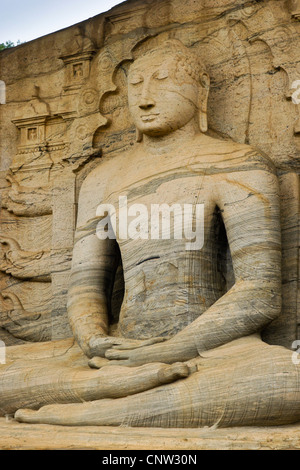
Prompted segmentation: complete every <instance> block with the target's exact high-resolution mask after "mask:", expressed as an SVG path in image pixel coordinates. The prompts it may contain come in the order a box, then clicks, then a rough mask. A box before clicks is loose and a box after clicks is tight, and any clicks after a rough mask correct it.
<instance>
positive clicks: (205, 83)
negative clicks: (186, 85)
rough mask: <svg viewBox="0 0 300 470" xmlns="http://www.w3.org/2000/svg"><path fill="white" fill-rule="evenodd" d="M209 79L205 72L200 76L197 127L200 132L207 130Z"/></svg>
mask: <svg viewBox="0 0 300 470" xmlns="http://www.w3.org/2000/svg"><path fill="white" fill-rule="evenodd" d="M209 86H210V79H209V76H208V74H207V73H204V74H203V75H202V77H201V89H200V93H199V128H200V131H201V132H202V133H205V132H207V129H208V124H207V102H208V94H209Z"/></svg>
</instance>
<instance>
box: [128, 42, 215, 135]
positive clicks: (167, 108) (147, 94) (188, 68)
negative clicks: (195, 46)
mask: <svg viewBox="0 0 300 470" xmlns="http://www.w3.org/2000/svg"><path fill="white" fill-rule="evenodd" d="M208 91H209V77H208V75H207V73H206V71H205V67H204V66H203V64H202V63H201V62H200V60H199V59H198V57H197V55H196V54H195V53H194V52H192V51H191V50H190V49H188V48H187V47H185V46H184V45H183V44H182V43H181V42H180V41H178V40H169V41H166V42H165V43H164V44H163V45H162V46H159V47H158V48H156V49H153V50H151V51H150V52H147V53H146V54H144V55H143V56H141V57H139V58H138V59H136V60H135V61H134V63H133V64H132V65H131V67H130V71H129V77H128V100H129V109H130V113H131V115H132V117H133V120H134V123H135V125H136V128H137V133H138V136H139V137H138V140H141V139H142V135H143V134H146V135H149V136H154V137H155V136H163V135H166V134H169V133H171V132H173V131H176V130H178V129H180V128H183V127H184V126H185V125H186V124H187V123H189V122H190V121H191V120H195V121H197V122H198V124H199V128H200V131H201V132H206V131H207V115H206V110H207V99H208Z"/></svg>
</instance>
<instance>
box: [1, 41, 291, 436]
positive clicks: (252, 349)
mask: <svg viewBox="0 0 300 470" xmlns="http://www.w3.org/2000/svg"><path fill="white" fill-rule="evenodd" d="M208 92H209V77H208V75H207V73H206V71H205V68H204V66H203V65H202V64H201V63H199V61H198V58H197V56H195V55H194V53H193V52H191V51H190V50H189V49H187V48H186V47H185V46H183V44H181V43H180V42H179V41H176V40H171V41H167V42H166V43H165V44H164V45H163V46H160V47H157V48H156V49H154V50H152V51H150V52H147V53H145V54H144V55H142V56H141V57H139V58H138V59H137V60H135V61H134V63H133V64H132V65H131V67H130V71H129V77H128V97H129V108H130V112H131V114H132V116H133V119H134V123H135V125H136V129H137V142H136V144H135V145H134V146H133V147H132V149H131V150H130V151H129V152H127V153H125V154H123V155H122V156H120V157H115V158H114V159H112V160H108V161H104V162H103V164H102V165H101V166H99V167H98V168H96V169H95V170H93V171H92V172H91V173H90V174H89V175H88V177H87V178H86V180H85V182H84V183H83V186H82V189H81V193H80V198H79V213H78V225H77V230H76V239H75V245H74V255H73V267H72V274H71V282H70V290H69V302H68V312H69V319H70V323H71V326H72V329H73V331H74V336H75V338H76V340H77V343H78V344H79V346H80V348H81V349H80V348H77V349H76V347H75V352H73V356H72V355H71V356H70V354H71V353H68V354H69V356H68V354H67V353H66V354H65V355H61V356H60V357H58V358H57V357H56V358H55V357H53V358H51V359H50V358H44V359H43V358H41V359H39V360H37V361H32V365H30V362H29V360H28V361H27V363H26V367H24V361H23V363H22V364H23V366H22V367H21V366H20V365H19V366H18V363H16V365H7V366H2V368H1V371H2V375H1V389H2V392H1V391H0V397H1V403H2V404H1V408H2V409H3V410H4V411H5V410H6V412H8V413H12V412H15V411H16V410H18V411H17V412H16V414H15V417H16V419H17V420H19V421H22V422H28V423H49V424H61V425H116V426H118V425H127V426H155V427H178V428H180V427H201V426H213V425H216V426H220V427H227V426H246V425H280V424H288V423H293V422H296V421H299V420H300V391H299V367H300V366H297V365H295V364H293V362H292V353H291V351H289V350H287V349H285V348H283V347H279V346H271V345H268V344H266V343H264V342H263V341H262V339H261V337H260V332H261V330H263V328H264V327H265V326H266V325H268V324H269V323H270V322H272V321H273V320H274V319H276V318H277V317H278V316H279V315H280V313H281V241H280V232H281V230H280V213H279V191H278V182H277V177H276V171H275V168H274V166H273V164H272V162H271V161H270V160H269V159H268V158H266V157H265V156H263V155H261V154H259V153H257V152H256V151H255V150H254V149H253V148H251V147H249V146H247V145H242V144H237V143H234V142H232V141H224V140H218V139H215V138H212V137H210V136H208V135H206V131H207V117H206V109H207V99H208ZM120 197H121V198H123V200H124V198H125V197H126V198H127V199H126V201H127V203H128V207H130V205H133V204H140V205H142V206H143V207H144V208H147V210H148V213H149V214H151V206H152V205H153V204H156V205H161V204H167V205H168V207H172V206H173V205H174V204H176V205H177V207H182V208H183V207H185V205H189V207H196V206H197V205H199V206H200V205H202V207H204V218H203V221H202V224H203V230H204V241H203V243H202V244H201V247H199V248H198V249H195V247H192V246H191V245H189V244H188V243H187V242H190V240H186V239H185V237H181V238H180V237H172V236H171V237H169V239H168V238H167V237H161V238H160V239H153V238H151V237H150V236H149V237H148V238H147V237H146V236H145V233H144V236H143V237H142V236H141V237H138V236H136V237H128V236H127V237H126V236H124V234H123V236H120V234H119V233H116V234H115V235H116V239H114V238H113V237H108V238H106V239H104V237H102V238H103V239H101V237H99V234H97V226H98V225H99V221H101V220H102V219H101V217H100V216H99V215H97V214H99V212H98V213H97V211H99V209H98V208H99V205H100V204H109V205H110V206H111V207H115V208H116V214H115V216H116V219H117V218H118V215H120V214H119V213H118V211H119V209H118V208H119V201H120ZM140 207H141V206H140ZM102 215H103V214H102ZM193 216H194V221H193V222H194V226H195V225H197V223H198V222H199V221H197V220H196V218H197V211H196V210H195V211H194V212H193ZM174 220H175V218H174ZM176 221H177V222H178V219H176ZM173 228H175V222H174V227H173ZM149 232H150V227H149ZM202 245H203V246H202ZM228 245H229V249H230V254H231V258H232V264H233V272H234V282H233V283H232V284H233V285H232V286H231V287H230V288H229V289H226V285H225V282H224V276H222V273H221V269H220V259H221V260H222V259H223V261H224V259H225V258H226V250H227V246H228ZM120 257H121V259H122V264H123V270H124V280H125V295H124V300H123V304H122V307H121V311H120V318H119V324H118V331H117V332H116V333H114V336H110V335H109V322H108V316H109V304H110V295H111V286H112V284H113V279H114V276H115V272H116V269H117V267H118V265H119V262H120ZM223 264H224V263H223ZM21 347H23V346H21ZM24 348H26V347H25V346H24ZM73 349H74V348H73ZM81 350H82V351H83V352H84V354H83V353H82V351H81ZM88 358H90V359H92V363H93V364H94V367H98V368H99V370H95V369H94V370H92V369H90V368H89V367H88V365H87V364H88V360H89V359H88ZM97 364H98V365H97ZM4 396H10V398H9V400H7V405H5V399H4V398H3V397H4ZM43 405H47V406H43ZM5 406H6V407H5ZM20 408H26V409H20ZM38 408H40V409H38Z"/></svg>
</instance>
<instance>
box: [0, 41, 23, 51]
mask: <svg viewBox="0 0 300 470" xmlns="http://www.w3.org/2000/svg"><path fill="white" fill-rule="evenodd" d="M20 44H23V43H22V42H21V41H20V40H18V41H17V44H14V43H13V42H12V41H6V42H3V43H2V44H0V51H3V49H10V48H11V47H15V46H19V45H20Z"/></svg>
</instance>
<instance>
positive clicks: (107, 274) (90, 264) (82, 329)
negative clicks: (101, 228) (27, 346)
mask: <svg viewBox="0 0 300 470" xmlns="http://www.w3.org/2000/svg"><path fill="white" fill-rule="evenodd" d="M96 223H97V220H96V219H95V220H94V221H91V220H90V221H89V222H88V223H86V224H85V225H81V226H80V227H78V228H77V231H76V239H75V245H74V251H73V263H72V271H71V278H70V286H69V294H68V315H69V321H70V324H71V327H72V330H73V333H74V336H75V338H76V340H77V342H78V343H79V345H80V347H81V348H82V349H83V351H84V352H85V354H86V355H88V356H89V357H91V356H93V355H94V354H93V352H92V346H91V344H90V342H91V340H94V339H95V338H97V337H101V336H106V335H107V334H108V307H109V306H108V299H109V298H110V289H111V285H112V282H113V279H114V275H115V270H116V266H117V262H118V252H117V250H116V246H115V242H114V240H108V239H107V240H99V239H98V238H97V235H96V234H95V224H96ZM92 231H94V233H91V232H92Z"/></svg>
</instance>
